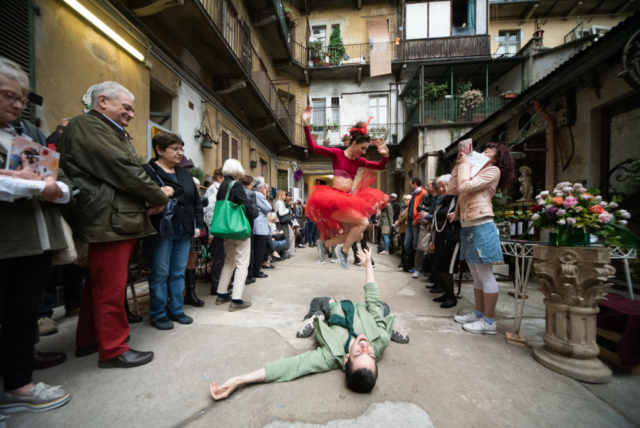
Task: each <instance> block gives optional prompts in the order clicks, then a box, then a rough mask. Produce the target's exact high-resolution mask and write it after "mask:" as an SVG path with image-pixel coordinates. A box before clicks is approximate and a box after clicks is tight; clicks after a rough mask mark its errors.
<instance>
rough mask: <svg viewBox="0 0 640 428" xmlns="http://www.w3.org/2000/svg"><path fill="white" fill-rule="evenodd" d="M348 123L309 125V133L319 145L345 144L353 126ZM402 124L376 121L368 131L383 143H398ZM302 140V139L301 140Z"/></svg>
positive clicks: (372, 137)
mask: <svg viewBox="0 0 640 428" xmlns="http://www.w3.org/2000/svg"><path fill="white" fill-rule="evenodd" d="M353 125H354V124H353V123H352V124H349V125H314V124H312V125H311V135H313V139H314V140H315V142H316V143H318V144H319V145H325V146H347V145H349V139H350V137H349V130H351V128H352V127H353ZM398 131H402V124H398V123H378V124H370V125H369V129H368V133H369V136H370V137H371V139H372V140H373V139H382V140H384V142H385V144H389V145H391V144H398V141H400V140H401V139H402V135H401V134H402V133H401V132H398ZM302 141H304V140H302Z"/></svg>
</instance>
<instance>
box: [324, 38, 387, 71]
mask: <svg viewBox="0 0 640 428" xmlns="http://www.w3.org/2000/svg"><path fill="white" fill-rule="evenodd" d="M374 50H386V51H388V52H389V55H390V57H391V59H392V60H398V59H399V58H398V54H399V53H400V52H399V49H398V48H397V45H396V43H395V42H384V43H358V44H352V45H344V48H341V49H333V48H329V47H326V48H325V50H324V51H323V55H322V57H319V58H318V57H312V58H311V60H313V61H314V64H313V66H314V67H322V66H329V65H334V66H335V65H358V64H369V62H370V61H371V53H372V52H373V51H374ZM324 53H328V54H329V62H326V60H325V59H324Z"/></svg>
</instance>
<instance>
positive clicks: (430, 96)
mask: <svg viewBox="0 0 640 428" xmlns="http://www.w3.org/2000/svg"><path fill="white" fill-rule="evenodd" d="M448 93H449V84H448V83H445V84H444V85H436V84H435V83H433V82H424V99H425V100H427V101H436V100H439V99H440V98H442V97H444V96H445V95H447V94H448Z"/></svg>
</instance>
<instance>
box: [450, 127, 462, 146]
mask: <svg viewBox="0 0 640 428" xmlns="http://www.w3.org/2000/svg"><path fill="white" fill-rule="evenodd" d="M462 131H463V129H462V128H449V134H451V144H453V143H454V142H455V141H456V140H457V139H458V138H460V137H461V136H462Z"/></svg>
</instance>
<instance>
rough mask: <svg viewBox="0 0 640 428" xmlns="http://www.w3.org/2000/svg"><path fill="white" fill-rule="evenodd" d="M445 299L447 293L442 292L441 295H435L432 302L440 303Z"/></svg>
mask: <svg viewBox="0 0 640 428" xmlns="http://www.w3.org/2000/svg"><path fill="white" fill-rule="evenodd" d="M445 300H447V295H446V294H443V295H442V296H440V297H436V298H435V299H433V301H434V302H438V303H442V302H444V301H445Z"/></svg>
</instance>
